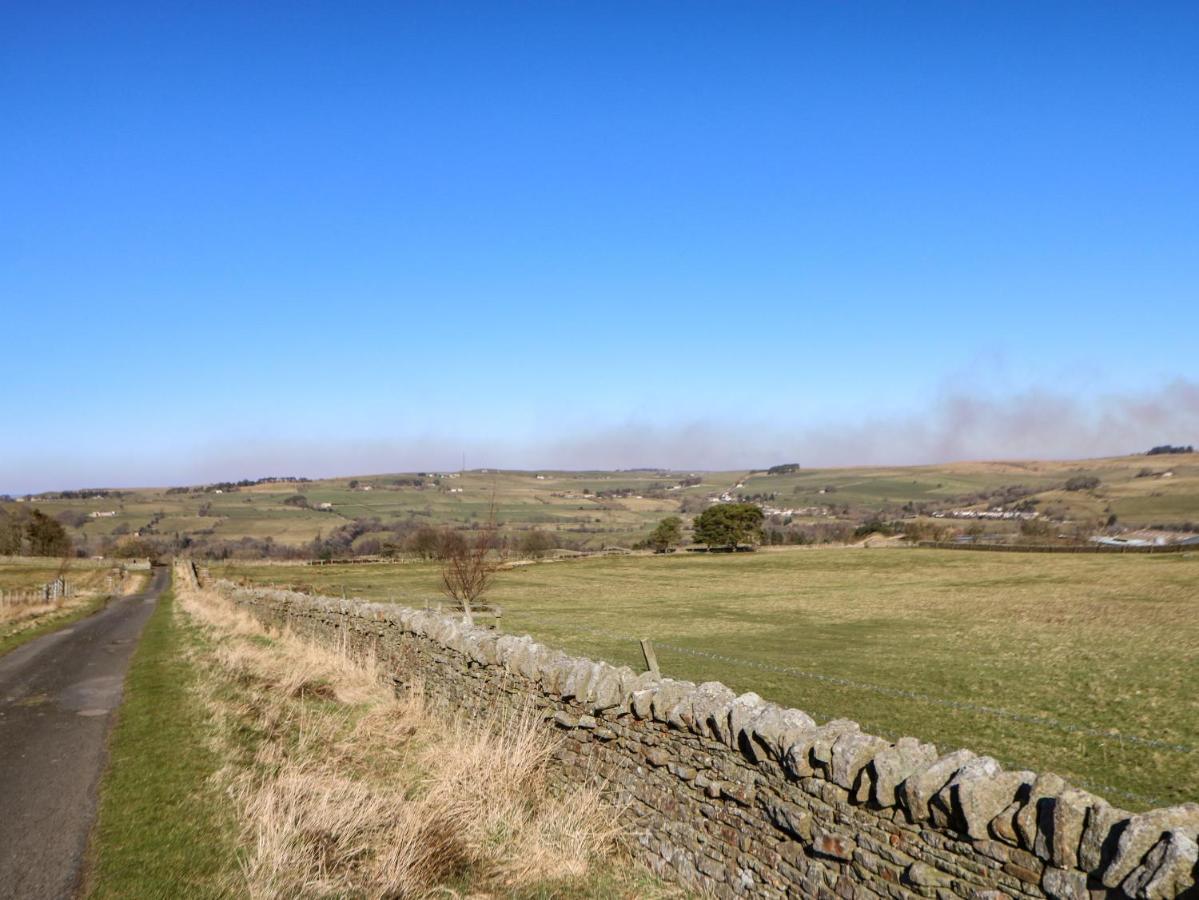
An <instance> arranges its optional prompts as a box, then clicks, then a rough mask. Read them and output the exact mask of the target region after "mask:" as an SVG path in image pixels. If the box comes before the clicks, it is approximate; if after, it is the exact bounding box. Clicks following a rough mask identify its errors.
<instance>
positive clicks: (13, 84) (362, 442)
mask: <svg viewBox="0 0 1199 900" xmlns="http://www.w3.org/2000/svg"><path fill="white" fill-rule="evenodd" d="M2 19H3V21H2V27H0V122H3V123H5V124H4V126H3V129H2V130H0V307H2V310H3V319H2V333H3V335H4V337H5V339H6V340H5V345H6V349H7V356H8V363H9V365H8V366H7V367H6V371H7V378H6V379H5V382H6V385H5V389H4V391H3V393H2V394H0V397H3V401H2V402H3V415H2V417H0V444H2V445H3V447H4V449H3V451H0V492H2V491H26V490H36V489H47V488H56V487H69V486H81V485H100V484H162V483H182V482H187V481H194V480H211V479H217V478H223V477H243V476H254V475H259V474H267V473H276V472H279V473H283V472H287V473H295V474H310V475H322V474H334V473H353V472H365V471H372V470H398V469H406V468H424V467H445V466H449V465H452V464H454V463H455V462H456V461H458V460H459V459H460V457H461V454H462V453H463V452H466V453H467V454H468V464H471V463H475V464H478V465H509V466H530V467H533V466H551V465H557V466H562V467H576V466H592V465H609V466H631V465H674V466H679V467H695V466H713V467H714V466H725V465H744V466H751V465H764V464H770V463H772V462H777V461H779V459H786V460H791V459H794V458H799V459H800V460H801V461H802V462H805V463H811V464H824V465H829V464H854V463H874V462H885V461H893V462H896V463H910V462H922V461H925V462H932V461H938V460H940V459H945V458H961V457H1013V456H1023V457H1036V456H1049V455H1056V456H1070V455H1098V454H1102V453H1113V452H1120V451H1124V450H1136V449H1143V447H1142V446H1141V445H1142V444H1146V442H1148V443H1159V442H1162V441H1173V442H1179V441H1185V442H1188V443H1193V442H1197V441H1199V362H1197V358H1199V355H1197V353H1196V348H1197V347H1199V302H1197V301H1199V296H1197V295H1199V291H1197V287H1196V286H1197V285H1199V165H1197V164H1196V161H1197V160H1199V116H1197V115H1196V114H1195V98H1196V97H1197V96H1199V67H1197V66H1196V65H1195V63H1194V47H1195V46H1196V43H1197V42H1199V5H1196V4H1194V3H1144V4H1131V3H1126V2H1080V3H1046V2H1035V3H1032V2H1030V3H1021V2H1004V3H989V4H983V3H972V2H960V3H934V2H922V3H918V4H915V3H908V2H894V3H844V2H827V3H779V4H772V3H755V4H731V3H711V4H708V3H695V2H687V3H671V4H667V3H640V2H639V3H630V4H621V3H602V4H600V3H596V4H582V3H547V4H539V3H517V4H503V3H481V4H461V3H436V4H433V3H430V4H382V3H381V4H377V5H372V4H365V3H364V4H337V3H291V2H289V3H279V4H265V3H259V4H253V3H236V4H234V3H228V4H220V3H209V4H194V5H189V6H184V5H182V4H162V3H156V4H129V3H119V2H106V3H103V4H99V3H97V4H56V3H52V2H51V3H39V4H20V5H17V4H11V5H9V7H8V8H7V9H6V10H5V11H4V13H3V17H2Z"/></svg>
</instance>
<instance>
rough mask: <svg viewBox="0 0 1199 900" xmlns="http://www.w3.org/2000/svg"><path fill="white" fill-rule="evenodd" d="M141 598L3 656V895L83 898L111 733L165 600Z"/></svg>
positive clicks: (159, 577)
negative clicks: (148, 629) (133, 665)
mask: <svg viewBox="0 0 1199 900" xmlns="http://www.w3.org/2000/svg"><path fill="white" fill-rule="evenodd" d="M169 582H170V572H169V570H168V569H167V568H165V567H162V568H156V569H155V570H154V573H153V577H152V578H151V581H150V585H149V587H148V588H147V589H146V590H145V591H144V592H143V593H141V594H135V595H133V596H130V597H125V598H122V599H119V600H113V601H112V602H111V603H110V604H109V606H108V608H107V609H105V610H103V611H102V612H99V613H96V614H95V615H93V616H90V617H89V618H86V619H83V620H81V621H79V622H75V623H73V624H71V625H68V626H66V627H65V628H62V629H60V630H59V631H56V632H54V633H52V634H47V635H43V636H42V637H40V638H37V639H35V640H32V641H30V642H29V643H28V644H24V645H23V646H21V647H18V648H17V649H16V650H13V651H12V652H11V653H8V654H6V655H5V656H0V898H4V900H7V898H21V900H42V898H46V900H50V898H54V900H58V898H67V897H71V896H73V895H74V894H75V892H76V890H77V889H78V886H79V882H80V877H81V875H82V872H83V862H84V854H85V852H86V850H87V840H88V832H89V831H90V830H91V827H92V822H93V820H94V819H95V816H96V789H97V786H98V784H99V781H100V775H101V773H102V772H103V771H104V764H105V762H106V760H107V757H108V748H107V742H108V732H109V728H110V727H111V725H112V721H113V715H114V712H115V710H116V708H117V707H118V706H119V705H120V703H121V694H122V689H123V687H124V682H125V673H126V672H127V671H128V669H129V660H130V658H131V657H132V656H133V650H134V648H135V647H136V646H137V641H138V638H139V637H140V636H141V633H142V628H143V627H144V626H145V624H146V620H147V619H149V618H150V613H151V612H153V610H154V605H155V603H156V601H157V598H158V595H159V594H160V593H161V592H162V591H163V589H164V588H166V586H167V585H168V584H169Z"/></svg>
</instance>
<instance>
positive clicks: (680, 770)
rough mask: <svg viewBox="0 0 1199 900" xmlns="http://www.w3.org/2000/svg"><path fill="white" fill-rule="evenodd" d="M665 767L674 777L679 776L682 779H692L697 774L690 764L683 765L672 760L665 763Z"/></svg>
mask: <svg viewBox="0 0 1199 900" xmlns="http://www.w3.org/2000/svg"><path fill="white" fill-rule="evenodd" d="M666 768H667V769H668V770H669V771H670V774H671V775H674V776H675V777H676V778H681V779H682V780H683V781H694V780H695V776H696V775H698V774H699V773H698V772H697V771H696V770H695V769H693V768H692V767H691V766H684V765H680V764H679V763H673V762H672V763H670V764H669V765H667V767H666Z"/></svg>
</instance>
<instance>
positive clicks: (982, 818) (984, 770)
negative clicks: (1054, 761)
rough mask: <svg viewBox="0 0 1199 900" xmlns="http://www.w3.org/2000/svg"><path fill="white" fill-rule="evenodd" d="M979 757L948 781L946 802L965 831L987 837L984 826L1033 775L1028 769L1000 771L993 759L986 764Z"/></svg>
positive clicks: (976, 837) (981, 837)
mask: <svg viewBox="0 0 1199 900" xmlns="http://www.w3.org/2000/svg"><path fill="white" fill-rule="evenodd" d="M987 759H989V757H980V758H979V759H974V760H971V761H970V762H969V763H967V764H966V765H965V766H963V767H962V769H961V771H959V772H958V774H957V775H955V776H954V778H953V780H952V781H951V782H950V783H949V787H948V790H949V792H950V802H951V803H952V805H953V808H954V811H955V813H956V814H957V816H958V817H959V819H960V822H959V824H961V825H963V826H964V827H965V830H966V834H968V835H969V836H970V837H972V838H974V839H975V840H983V839H985V838H987V837H988V831H987V827H988V826H989V825H990V824H991V821H992V820H993V819H994V818H995V817H996V816H997V815H999V814H1000V813H1001V812H1003V810H1004V809H1006V808H1007V807H1008V806H1009V805H1011V803H1012V802H1013V798H1014V797H1015V796H1016V795H1017V792H1019V791H1020V790H1021V789H1022V788H1024V787H1025V786H1027V785H1029V784H1031V783H1032V782H1033V780H1034V779H1035V778H1036V776H1035V775H1034V774H1033V773H1032V772H1004V771H1002V770H1001V769H1000V768H999V764H998V763H996V762H995V761H994V760H991V763H993V764H994V765H987V764H984V763H982V762H981V761H982V760H987Z"/></svg>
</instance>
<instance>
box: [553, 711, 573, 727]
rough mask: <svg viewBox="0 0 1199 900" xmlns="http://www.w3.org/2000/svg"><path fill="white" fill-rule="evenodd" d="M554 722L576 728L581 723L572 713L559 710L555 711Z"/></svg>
mask: <svg viewBox="0 0 1199 900" xmlns="http://www.w3.org/2000/svg"><path fill="white" fill-rule="evenodd" d="M554 724H556V725H558V726H560V727H562V728H574V727H576V726H577V725H578V724H579V720H578V719H576V718H575V717H574V716H572V715H571V714H570V713H566V712H561V711H559V712H556V713H554Z"/></svg>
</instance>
